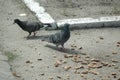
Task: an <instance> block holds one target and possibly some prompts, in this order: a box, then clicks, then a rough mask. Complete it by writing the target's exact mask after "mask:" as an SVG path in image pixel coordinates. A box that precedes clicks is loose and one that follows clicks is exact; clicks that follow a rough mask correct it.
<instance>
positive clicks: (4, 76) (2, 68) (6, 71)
mask: <svg viewBox="0 0 120 80" xmlns="http://www.w3.org/2000/svg"><path fill="white" fill-rule="evenodd" d="M7 60H8V59H7V57H6V56H4V55H2V52H0V80H16V79H15V78H14V77H13V75H12V73H11V70H10V65H9V64H8V62H7Z"/></svg>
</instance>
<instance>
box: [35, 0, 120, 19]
mask: <svg viewBox="0 0 120 80" xmlns="http://www.w3.org/2000/svg"><path fill="white" fill-rule="evenodd" d="M36 1H38V2H39V3H40V4H41V5H42V6H44V7H45V9H46V12H48V13H50V14H51V15H52V17H53V18H54V19H55V20H61V19H72V18H84V17H100V16H102V17H103V16H113V15H120V5H119V4H120V1H119V0H36Z"/></svg>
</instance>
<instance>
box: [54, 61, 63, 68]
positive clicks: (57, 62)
mask: <svg viewBox="0 0 120 80" xmlns="http://www.w3.org/2000/svg"><path fill="white" fill-rule="evenodd" d="M61 64H62V62H61V61H56V62H55V64H54V66H55V67H58V66H59V65H61Z"/></svg>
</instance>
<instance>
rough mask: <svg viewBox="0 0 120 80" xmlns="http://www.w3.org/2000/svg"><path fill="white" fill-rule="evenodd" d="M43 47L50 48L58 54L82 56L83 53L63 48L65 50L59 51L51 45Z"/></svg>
mask: <svg viewBox="0 0 120 80" xmlns="http://www.w3.org/2000/svg"><path fill="white" fill-rule="evenodd" d="M45 47H48V48H51V49H53V50H56V51H59V52H63V53H68V54H84V53H81V52H80V51H78V50H72V49H69V48H65V50H62V49H61V50H60V49H58V48H57V47H56V46H52V45H45Z"/></svg>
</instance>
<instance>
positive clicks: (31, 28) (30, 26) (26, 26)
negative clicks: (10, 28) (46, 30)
mask: <svg viewBox="0 0 120 80" xmlns="http://www.w3.org/2000/svg"><path fill="white" fill-rule="evenodd" d="M14 23H17V24H18V25H19V27H20V28H21V29H22V30H24V31H27V32H28V33H29V35H28V36H27V38H28V37H29V36H30V35H31V33H32V32H33V33H34V36H35V35H36V31H38V30H39V29H40V28H43V27H44V26H43V24H42V23H39V22H28V21H21V20H19V19H14Z"/></svg>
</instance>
